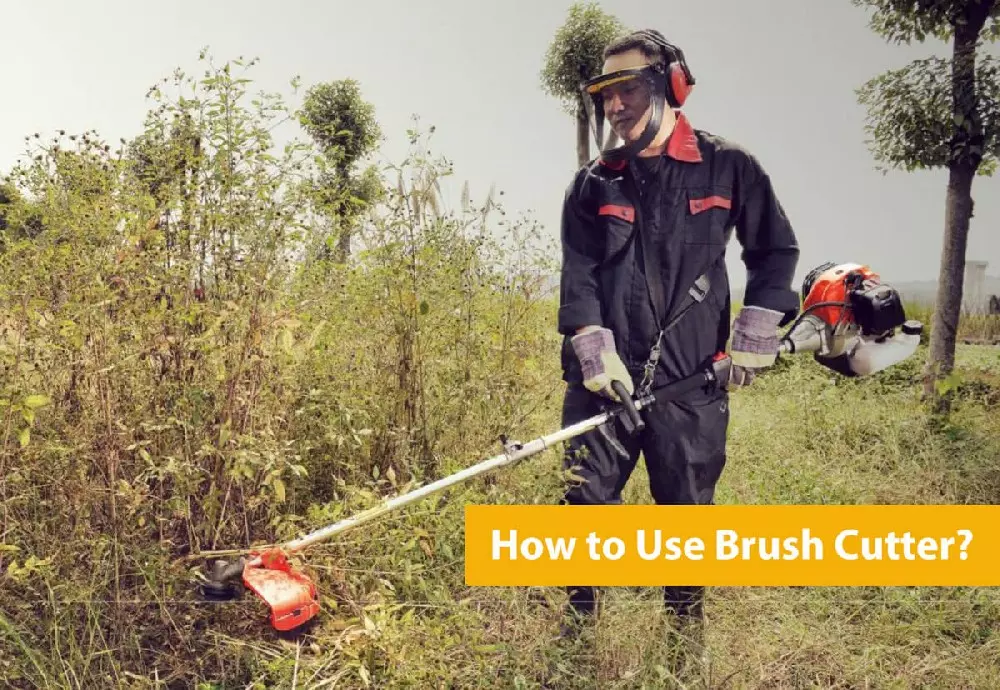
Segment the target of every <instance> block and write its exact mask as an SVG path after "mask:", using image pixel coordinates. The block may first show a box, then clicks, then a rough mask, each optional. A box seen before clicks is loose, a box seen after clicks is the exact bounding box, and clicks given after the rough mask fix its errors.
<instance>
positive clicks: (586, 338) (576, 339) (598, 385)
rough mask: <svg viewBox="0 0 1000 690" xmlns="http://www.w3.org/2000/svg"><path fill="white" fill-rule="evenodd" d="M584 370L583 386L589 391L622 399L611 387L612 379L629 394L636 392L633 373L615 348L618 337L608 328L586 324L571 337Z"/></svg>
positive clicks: (574, 349) (614, 398) (617, 400)
mask: <svg viewBox="0 0 1000 690" xmlns="http://www.w3.org/2000/svg"><path fill="white" fill-rule="evenodd" d="M571 342H572V344H573V351H574V352H576V356H577V358H578V359H579V360H580V366H581V368H582V369H583V385H584V386H585V387H586V388H587V390H589V391H591V392H593V393H598V394H600V395H603V396H604V397H606V398H610V399H611V400H614V401H615V402H621V400H620V399H619V398H618V395H617V394H616V393H615V392H614V391H613V390H612V389H611V383H612V381H621V382H622V383H623V384H624V385H625V390H627V391H628V393H629V395H632V393H634V392H635V384H634V383H633V382H632V376H631V375H630V374H629V373H628V369H626V368H625V364H624V363H623V362H622V360H621V357H619V356H618V351H617V349H616V348H615V337H614V334H612V332H611V331H609V330H608V329H607V328H602V327H600V326H585V327H583V328H581V329H579V330H578V331H577V332H576V335H574V336H573V337H572V338H571Z"/></svg>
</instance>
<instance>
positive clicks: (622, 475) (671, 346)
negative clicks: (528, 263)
mask: <svg viewBox="0 0 1000 690" xmlns="http://www.w3.org/2000/svg"><path fill="white" fill-rule="evenodd" d="M693 85H694V78H693V77H692V75H691V72H690V69H689V68H688V66H687V64H686V62H685V60H684V56H683V53H682V52H681V51H680V50H679V49H677V48H676V47H675V46H672V45H671V44H669V43H668V42H667V41H666V40H665V39H664V38H663V36H662V35H661V34H660V33H659V32H657V31H639V32H635V33H633V34H630V35H628V36H626V37H624V38H622V39H620V40H617V41H615V42H614V43H612V44H611V45H609V46H608V47H607V49H606V50H605V53H604V66H603V70H602V73H601V75H599V76H598V77H596V78H594V79H592V80H590V81H589V82H587V84H586V85H585V87H586V91H587V93H588V94H589V97H590V98H591V99H593V101H592V102H593V106H594V111H593V112H592V120H593V122H592V123H593V124H594V125H595V129H596V134H597V140H598V145H599V146H600V145H601V142H602V139H603V137H602V135H603V121H604V120H605V119H606V120H607V121H609V122H610V125H611V128H612V129H613V131H614V133H615V134H616V135H617V136H618V137H619V138H620V139H621V140H622V142H623V143H622V145H621V146H620V147H618V148H616V149H608V150H604V151H602V152H601V154H600V156H598V158H597V159H596V160H595V161H592V163H591V164H589V165H587V166H585V167H584V168H582V169H581V170H579V171H578V173H577V174H576V176H575V178H574V179H573V181H572V183H571V184H570V186H569V189H568V191H567V194H566V198H565V204H564V208H563V220H562V248H563V267H562V276H561V289H560V308H559V317H558V328H559V332H560V333H561V334H563V336H564V342H563V349H562V364H563V378H564V379H565V380H566V381H567V383H568V387H567V391H566V395H565V399H564V404H563V422H564V424H567V425H568V424H572V423H574V422H577V421H579V420H581V419H584V418H587V417H590V416H592V415H594V414H596V413H598V412H599V411H600V409H601V407H602V404H603V401H604V400H606V399H610V400H617V399H618V398H617V395H616V393H615V392H614V391H613V390H612V388H611V384H612V382H614V381H619V382H621V383H622V384H623V385H624V386H625V389H626V390H627V391H628V392H629V394H630V395H632V394H634V393H635V392H636V390H637V389H641V390H640V392H646V391H648V390H649V389H651V388H654V389H655V388H656V387H658V386H661V385H663V384H665V383H668V382H670V381H673V380H676V379H679V378H683V377H686V376H689V375H691V374H692V373H695V372H696V371H697V370H698V369H699V368H700V367H702V366H705V364H706V363H707V362H711V360H712V358H713V355H715V354H716V353H718V352H722V351H725V350H726V345H727V343H728V341H729V339H730V335H732V343H731V347H730V350H729V353H730V356H731V358H732V377H731V381H730V385H735V386H744V385H747V384H749V383H750V382H751V381H752V379H753V375H754V372H755V371H756V370H759V369H761V368H764V367H767V366H769V365H770V364H772V363H773V362H774V361H775V358H776V356H777V352H778V329H779V328H780V327H781V326H784V325H785V324H787V323H789V322H790V321H791V320H792V319H793V318H794V317H795V316H796V314H797V313H798V309H799V297H798V293H797V292H796V291H795V290H794V289H793V288H792V287H791V283H792V280H793V278H794V273H795V268H796V264H797V262H798V254H799V251H798V246H797V244H796V238H795V235H794V233H793V230H792V227H791V225H790V223H789V221H788V219H787V217H786V216H785V213H784V211H783V210H782V207H781V205H780V204H779V202H778V200H777V198H776V196H775V193H774V190H773V189H772V186H771V181H770V179H769V177H768V175H767V173H765V171H764V170H763V168H762V167H761V165H760V163H759V162H758V160H757V159H756V158H755V157H754V156H753V155H752V154H750V153H749V152H747V151H746V150H745V149H744V148H742V147H741V146H739V145H737V144H735V143H733V142H730V141H727V140H726V139H724V138H722V137H720V136H717V135H714V134H710V133H708V132H705V131H702V130H696V129H693V128H692V126H691V124H690V123H689V122H688V120H687V119H686V117H685V116H684V115H683V113H681V112H680V107H681V106H682V105H683V103H684V101H685V99H686V97H687V95H688V93H689V92H690V90H691V88H692V87H693ZM734 229H735V232H736V236H737V238H738V240H739V242H740V244H741V246H742V259H743V262H744V264H745V266H746V269H747V287H746V295H745V299H744V306H743V308H742V309H741V311H740V313H739V315H738V316H737V318H736V319H735V322H734V323H733V326H732V330H730V309H731V302H730V294H729V279H728V275H727V273H726V265H725V249H726V245H727V243H728V242H729V240H730V238H731V236H732V234H733V230H734ZM671 320H673V321H674V322H673V325H671V326H669V327H667V329H666V331H665V332H662V333H661V329H663V328H664V327H665V326H667V324H668V323H670V321H671ZM654 346H658V348H659V349H658V351H657V349H656V347H654ZM728 395H729V394H728V392H727V391H726V390H721V391H718V392H716V393H705V392H703V391H702V392H697V393H694V394H691V395H690V396H689V397H688V398H686V399H684V400H681V401H677V402H665V403H663V404H659V405H656V406H653V407H652V408H649V409H647V410H644V411H643V417H644V421H645V423H646V427H645V429H644V430H643V431H642V432H640V433H638V434H635V435H630V434H629V433H627V431H626V430H625V429H624V428H623V427H622V426H621V425H620V423H619V425H618V426H615V427H613V428H611V427H609V428H602V429H598V430H595V431H593V432H590V433H587V434H585V435H583V436H580V437H577V439H575V440H574V441H573V442H572V443H571V444H570V446H569V448H568V451H567V468H568V469H572V471H573V474H575V475H576V476H577V478H578V481H576V482H574V484H573V485H571V486H570V487H569V489H568V490H567V492H566V495H565V499H564V501H565V503H569V504H608V503H620V502H621V493H622V490H623V488H624V486H625V484H626V482H627V481H628V479H629V476H630V474H631V473H632V471H633V469H634V468H635V465H636V463H637V460H638V455H639V453H640V451H641V452H642V454H643V457H644V460H645V463H646V468H647V473H648V476H649V484H650V489H651V493H652V496H653V499H654V500H655V501H656V503H658V504H711V503H712V502H713V500H714V493H715V486H716V483H717V482H718V480H719V477H720V476H721V474H722V471H723V467H724V466H725V463H726V431H727V427H728V423H729V408H728ZM703 595H704V589H703V588H702V587H700V586H689V587H667V588H665V589H664V598H665V603H666V605H667V606H668V607H669V609H670V610H671V611H672V612H673V613H675V614H676V615H677V616H679V617H681V619H682V620H688V621H691V620H695V621H699V620H700V619H701V616H702V600H703ZM570 604H571V610H572V611H573V612H574V613H577V614H586V613H590V612H593V611H594V604H595V591H594V590H593V589H592V588H590V587H582V586H581V587H572V588H570Z"/></svg>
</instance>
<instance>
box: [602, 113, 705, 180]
mask: <svg viewBox="0 0 1000 690" xmlns="http://www.w3.org/2000/svg"><path fill="white" fill-rule="evenodd" d="M662 154H666V155H667V156H670V157H671V158H673V159H674V160H678V161H682V162H684V163H701V162H702V157H701V151H700V150H699V149H698V137H697V136H696V135H695V133H694V128H693V127H692V126H691V122H690V121H688V119H687V116H686V115H685V114H684V113H682V112H680V111H678V112H677V122H676V123H674V129H673V131H672V132H671V133H670V136H669V137H667V142H666V145H665V146H664V147H663V151H662V152H661V155H662ZM598 160H599V162H600V163H601V165H605V166H607V167H609V168H611V169H612V170H622V169H624V168H625V162H624V161H619V162H616V163H612V162H610V161H605V160H604V159H603V158H599V159H598Z"/></svg>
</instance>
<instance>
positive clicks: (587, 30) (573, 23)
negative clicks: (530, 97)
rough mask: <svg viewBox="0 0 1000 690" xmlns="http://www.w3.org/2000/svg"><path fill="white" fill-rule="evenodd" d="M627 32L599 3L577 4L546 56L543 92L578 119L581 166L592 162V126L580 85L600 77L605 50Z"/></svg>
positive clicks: (577, 133)
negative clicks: (554, 98) (556, 100)
mask: <svg viewBox="0 0 1000 690" xmlns="http://www.w3.org/2000/svg"><path fill="white" fill-rule="evenodd" d="M623 32H624V26H623V25H622V24H621V22H619V21H618V19H616V18H615V17H613V16H611V15H609V14H606V13H605V12H604V11H602V10H601V8H600V7H599V6H598V5H597V3H590V4H587V5H584V4H582V3H579V2H578V3H575V4H573V5H572V6H571V7H570V8H569V14H568V16H567V18H566V22H565V23H564V24H563V25H562V26H561V27H560V28H559V30H558V31H556V34H555V37H554V38H553V40H552V43H551V44H549V48H548V51H547V52H546V55H545V67H544V68H543V69H542V73H541V79H542V89H543V90H544V92H545V93H547V94H549V95H550V96H555V97H556V98H558V99H560V100H561V101H562V102H563V107H564V108H565V110H566V112H567V113H568V114H570V115H572V116H574V117H575V118H576V158H577V163H578V164H579V165H580V166H583V165H586V164H587V162H588V161H589V160H590V126H589V124H588V122H587V109H586V104H585V102H584V99H583V94H582V92H581V91H580V84H581V83H583V82H584V81H586V80H587V79H590V78H591V77H592V76H594V75H595V74H597V73H598V72H599V71H600V69H601V65H602V64H603V62H604V57H603V54H604V47H605V46H606V45H608V43H610V42H611V41H612V40H613V39H615V38H616V37H618V36H619V35H620V34H622V33H623Z"/></svg>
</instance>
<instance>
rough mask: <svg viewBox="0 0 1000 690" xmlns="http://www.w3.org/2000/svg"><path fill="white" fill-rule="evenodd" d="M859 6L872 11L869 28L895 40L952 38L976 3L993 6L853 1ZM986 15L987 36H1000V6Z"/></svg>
mask: <svg viewBox="0 0 1000 690" xmlns="http://www.w3.org/2000/svg"><path fill="white" fill-rule="evenodd" d="M851 4H852V5H854V6H855V7H861V8H867V9H870V10H871V11H872V12H871V14H870V16H869V21H868V27H869V28H870V29H871V30H872V31H874V32H875V33H876V34H878V35H879V36H882V37H883V38H885V39H886V40H887V41H890V42H892V43H906V44H909V43H912V42H913V41H917V42H918V43H923V42H924V41H926V40H927V39H928V38H936V39H938V40H941V41H948V40H951V39H952V38H953V37H954V35H955V30H956V28H957V27H960V26H963V25H966V24H967V23H968V21H969V19H968V15H969V13H970V10H971V11H974V10H975V6H983V7H985V6H987V5H993V3H992V2H989V0H851ZM985 14H986V21H985V22H984V26H983V38H984V39H985V40H996V39H997V38H998V37H1000V7H997V6H993V7H992V8H991V9H990V10H989V11H988V12H986V13H985Z"/></svg>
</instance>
